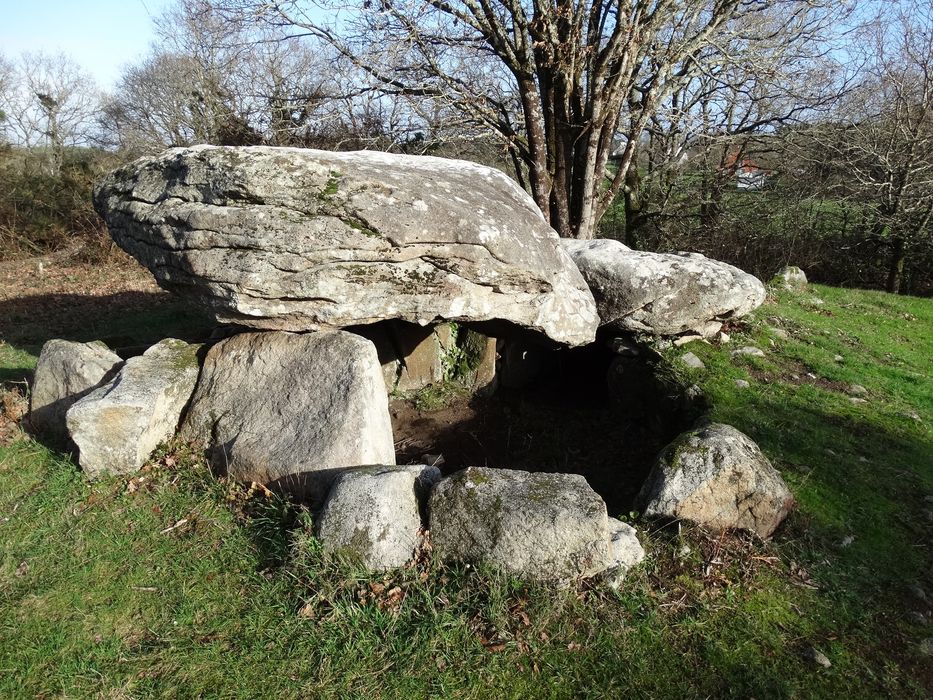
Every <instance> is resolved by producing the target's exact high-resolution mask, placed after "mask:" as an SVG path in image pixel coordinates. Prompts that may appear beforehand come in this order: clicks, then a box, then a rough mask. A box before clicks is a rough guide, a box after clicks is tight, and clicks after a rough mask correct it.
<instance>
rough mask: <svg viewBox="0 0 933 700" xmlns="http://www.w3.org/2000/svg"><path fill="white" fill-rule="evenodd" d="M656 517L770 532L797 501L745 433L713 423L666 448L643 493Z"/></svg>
mask: <svg viewBox="0 0 933 700" xmlns="http://www.w3.org/2000/svg"><path fill="white" fill-rule="evenodd" d="M638 500H639V502H640V503H641V504H642V511H643V512H644V514H645V515H647V516H649V517H651V516H656V517H658V516H659V517H665V518H676V519H685V520H691V521H693V522H696V523H700V524H701V525H704V526H705V527H708V528H710V529H713V530H723V529H730V528H735V529H744V530H749V531H751V532H754V533H756V534H758V535H759V536H761V537H768V536H769V535H771V533H772V532H774V530H775V528H777V526H778V525H780V523H781V521H782V520H784V518H785V517H786V516H787V514H788V513H789V512H790V509H791V507H792V506H793V497H792V495H791V493H790V491H789V490H788V489H787V486H786V485H785V484H784V480H783V479H781V475H780V474H778V472H777V470H775V469H774V467H772V466H771V463H770V462H769V461H768V459H767V458H766V457H765V456H764V455H763V454H762V453H761V450H760V449H759V448H758V446H757V445H756V444H755V443H754V442H752V440H751V439H750V438H749V437H748V436H747V435H745V434H743V433H741V432H739V431H738V430H736V429H735V428H733V427H731V426H729V425H724V424H721V423H712V424H709V425H706V426H703V427H701V428H698V429H696V430H692V431H689V432H687V433H684V434H683V435H681V436H680V437H678V438H677V439H676V440H674V442H672V443H671V444H670V445H668V446H667V447H666V448H665V449H664V450H663V451H662V453H661V456H660V457H659V458H658V461H657V463H656V464H655V466H654V468H653V469H652V471H651V474H650V475H649V476H648V479H647V481H646V482H645V485H644V486H643V487H642V491H641V493H640V494H639V498H638Z"/></svg>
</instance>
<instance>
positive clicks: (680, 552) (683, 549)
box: [677, 544, 693, 557]
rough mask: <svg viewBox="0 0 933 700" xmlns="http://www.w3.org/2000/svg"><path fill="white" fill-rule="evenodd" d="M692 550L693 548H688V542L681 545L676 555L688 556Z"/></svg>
mask: <svg viewBox="0 0 933 700" xmlns="http://www.w3.org/2000/svg"><path fill="white" fill-rule="evenodd" d="M692 551H693V550H692V549H690V545H689V544H685V545H684V546H683V547H681V548H680V549H678V550H677V556H679V557H689V556H690V553H691V552H692Z"/></svg>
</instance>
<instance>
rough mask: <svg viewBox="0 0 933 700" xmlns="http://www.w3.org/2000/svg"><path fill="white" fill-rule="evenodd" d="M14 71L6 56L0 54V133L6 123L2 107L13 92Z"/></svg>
mask: <svg viewBox="0 0 933 700" xmlns="http://www.w3.org/2000/svg"><path fill="white" fill-rule="evenodd" d="M15 74H16V71H15V69H14V67H13V63H12V61H10V60H9V59H7V57H6V56H4V55H3V54H0V133H2V124H3V122H4V121H6V118H7V115H6V112H4V111H3V107H2V106H3V105H5V104H7V103H8V101H9V99H10V93H11V92H12V90H13V85H14V82H15Z"/></svg>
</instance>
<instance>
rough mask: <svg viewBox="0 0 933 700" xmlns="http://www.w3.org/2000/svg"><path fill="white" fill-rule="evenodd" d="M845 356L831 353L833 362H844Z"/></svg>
mask: <svg viewBox="0 0 933 700" xmlns="http://www.w3.org/2000/svg"><path fill="white" fill-rule="evenodd" d="M844 361H845V358H844V357H843V356H842V355H833V362H844Z"/></svg>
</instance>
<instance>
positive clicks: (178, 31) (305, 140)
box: [103, 0, 398, 152]
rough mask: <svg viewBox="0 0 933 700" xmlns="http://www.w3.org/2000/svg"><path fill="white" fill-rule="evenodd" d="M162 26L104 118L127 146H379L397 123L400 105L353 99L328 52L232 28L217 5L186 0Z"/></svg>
mask: <svg viewBox="0 0 933 700" xmlns="http://www.w3.org/2000/svg"><path fill="white" fill-rule="evenodd" d="M157 28H158V34H159V41H158V43H157V44H156V45H155V46H154V47H153V50H152V52H151V54H150V56H149V57H148V58H147V59H146V60H145V61H144V62H142V63H141V64H139V65H137V66H131V67H130V68H128V69H127V70H126V72H125V73H124V75H123V76H122V78H121V80H120V82H119V84H118V86H117V90H116V91H115V94H114V95H113V96H112V97H111V99H110V100H109V102H108V104H107V107H106V109H105V111H104V117H103V119H104V122H105V128H106V131H107V132H108V133H110V134H111V135H112V138H113V140H114V142H115V143H116V145H118V146H120V147H122V148H125V149H128V150H131V151H136V152H143V151H151V150H156V149H159V148H162V147H165V146H180V145H190V144H194V143H215V144H230V145H247V144H258V143H264V144H270V145H277V146H315V145H323V144H324V143H325V142H326V143H328V144H333V145H334V146H336V147H339V146H340V145H341V144H343V143H345V142H347V143H355V144H360V143H368V144H372V143H374V142H375V141H376V140H379V139H382V138H383V136H384V134H385V133H387V129H391V128H393V127H392V124H393V122H394V121H398V110H397V109H394V107H395V106H394V105H391V104H388V103H380V102H379V101H378V100H375V99H373V98H372V96H368V95H360V94H355V95H347V94H346V91H344V90H342V88H340V87H339V85H338V83H339V81H338V75H339V73H338V74H335V72H334V70H333V67H332V64H330V63H328V62H326V61H325V60H324V58H322V54H323V53H325V52H323V51H321V50H320V48H321V47H319V46H318V47H315V46H313V45H312V44H311V42H309V40H307V39H300V38H289V37H287V36H284V35H283V33H282V32H280V31H276V30H274V29H271V28H269V27H266V26H258V25H255V24H248V23H244V22H236V21H229V20H228V19H225V18H224V17H222V16H221V15H219V14H218V13H217V12H216V9H215V7H214V4H213V3H212V2H210V1H209V0H181V2H179V3H177V4H176V5H175V6H173V7H172V8H170V9H169V10H168V11H167V13H166V15H165V16H164V17H162V18H161V19H160V20H159V21H158V22H157ZM315 48H317V50H315ZM344 68H345V67H344ZM377 117H378V119H377Z"/></svg>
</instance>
